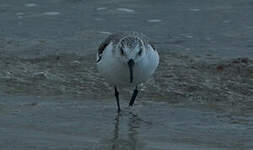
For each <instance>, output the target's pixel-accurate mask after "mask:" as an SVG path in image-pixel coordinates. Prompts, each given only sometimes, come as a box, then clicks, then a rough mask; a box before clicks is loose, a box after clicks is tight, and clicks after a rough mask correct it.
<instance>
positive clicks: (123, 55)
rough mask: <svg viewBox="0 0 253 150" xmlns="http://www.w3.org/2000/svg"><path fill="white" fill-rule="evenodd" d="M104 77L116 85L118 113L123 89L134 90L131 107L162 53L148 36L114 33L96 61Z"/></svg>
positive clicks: (105, 42) (128, 32)
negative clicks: (159, 52)
mask: <svg viewBox="0 0 253 150" xmlns="http://www.w3.org/2000/svg"><path fill="white" fill-rule="evenodd" d="M96 65H97V69H98V71H99V72H100V74H101V75H102V76H103V77H104V78H105V79H106V80H107V82H108V83H110V84H111V85H112V86H114V94H115V98H116V102H117V110H118V112H120V111H121V108H120V102H119V92H118V88H120V87H132V88H133V89H134V90H133V93H132V96H131V99H130V101H129V106H133V104H134V101H135V99H136V97H137V95H138V92H139V91H138V85H140V84H141V83H144V82H145V81H147V80H148V79H149V78H150V77H151V76H152V75H153V73H154V72H155V70H156V68H157V67H158V65H159V54H158V51H157V49H156V48H155V47H154V44H153V43H152V42H151V40H150V39H149V38H148V37H147V36H146V35H144V34H142V33H138V32H134V31H125V32H116V33H113V34H110V35H109V36H108V37H107V38H106V39H105V40H104V41H103V42H102V43H101V44H100V46H99V48H98V51H97V59H96Z"/></svg>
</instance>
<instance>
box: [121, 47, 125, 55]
mask: <svg viewBox="0 0 253 150" xmlns="http://www.w3.org/2000/svg"><path fill="white" fill-rule="evenodd" d="M120 53H121V55H124V54H125V53H124V50H123V48H122V47H121V48H120Z"/></svg>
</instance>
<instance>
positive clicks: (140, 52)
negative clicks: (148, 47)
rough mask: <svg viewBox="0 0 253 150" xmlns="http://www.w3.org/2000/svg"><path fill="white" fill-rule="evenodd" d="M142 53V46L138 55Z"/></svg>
mask: <svg viewBox="0 0 253 150" xmlns="http://www.w3.org/2000/svg"><path fill="white" fill-rule="evenodd" d="M141 54H142V48H141V49H140V50H139V52H138V55H139V56H140V55H141Z"/></svg>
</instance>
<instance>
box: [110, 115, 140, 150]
mask: <svg viewBox="0 0 253 150" xmlns="http://www.w3.org/2000/svg"><path fill="white" fill-rule="evenodd" d="M115 121H116V122H115V126H114V130H113V138H112V148H111V149H112V150H118V149H119V148H123V149H125V148H126V149H131V150H136V147H137V142H138V129H139V128H140V122H139V121H140V119H139V118H138V116H137V115H135V114H133V113H129V118H128V120H127V121H128V123H127V139H123V138H121V137H120V129H122V128H120V121H124V120H123V115H122V114H120V113H119V114H117V115H116V117H115ZM123 126H124V125H123ZM123 126H122V127H123ZM121 133H122V137H123V136H124V130H123V131H122V132H121Z"/></svg>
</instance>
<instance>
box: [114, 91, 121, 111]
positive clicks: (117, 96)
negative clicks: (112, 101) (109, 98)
mask: <svg viewBox="0 0 253 150" xmlns="http://www.w3.org/2000/svg"><path fill="white" fill-rule="evenodd" d="M114 91H115V97H116V101H117V106H118V112H120V104H119V92H118V90H117V87H116V86H115V87H114Z"/></svg>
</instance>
